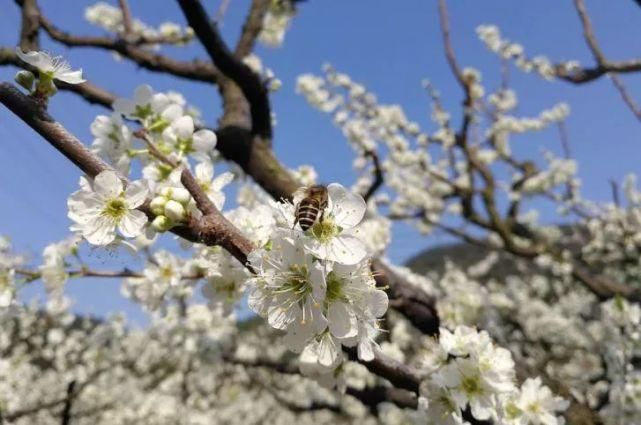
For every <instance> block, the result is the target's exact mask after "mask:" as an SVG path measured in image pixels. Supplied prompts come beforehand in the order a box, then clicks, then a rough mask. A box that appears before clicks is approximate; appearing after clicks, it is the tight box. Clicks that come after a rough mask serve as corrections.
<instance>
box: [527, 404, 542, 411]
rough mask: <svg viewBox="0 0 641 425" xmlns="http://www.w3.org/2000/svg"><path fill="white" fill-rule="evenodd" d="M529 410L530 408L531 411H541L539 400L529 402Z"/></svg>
mask: <svg viewBox="0 0 641 425" xmlns="http://www.w3.org/2000/svg"><path fill="white" fill-rule="evenodd" d="M527 410H529V411H530V412H531V413H534V414H537V413H540V412H541V405H540V404H539V403H537V402H533V403H530V404H528V406H527Z"/></svg>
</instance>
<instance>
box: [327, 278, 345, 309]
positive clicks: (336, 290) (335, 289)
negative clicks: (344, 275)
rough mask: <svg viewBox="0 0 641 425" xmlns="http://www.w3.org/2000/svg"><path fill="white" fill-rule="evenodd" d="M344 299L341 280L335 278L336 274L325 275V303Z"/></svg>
mask: <svg viewBox="0 0 641 425" xmlns="http://www.w3.org/2000/svg"><path fill="white" fill-rule="evenodd" d="M343 299H345V294H344V292H343V280H342V279H340V278H339V277H338V276H336V273H334V272H333V271H332V272H329V274H328V275H327V292H326V294H325V301H326V302H327V303H331V302H332V301H338V300H343Z"/></svg>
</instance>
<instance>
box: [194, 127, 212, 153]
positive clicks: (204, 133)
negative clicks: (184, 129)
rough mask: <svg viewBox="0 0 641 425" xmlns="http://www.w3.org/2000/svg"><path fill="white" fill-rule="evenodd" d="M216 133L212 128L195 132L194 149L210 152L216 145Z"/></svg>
mask: <svg viewBox="0 0 641 425" xmlns="http://www.w3.org/2000/svg"><path fill="white" fill-rule="evenodd" d="M216 142H217V138H216V133H214V132H213V131H211V130H198V131H197V132H195V133H194V145H193V146H194V149H196V150H197V151H200V152H209V151H211V150H212V149H214V147H215V146H216Z"/></svg>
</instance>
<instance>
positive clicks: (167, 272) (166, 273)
mask: <svg viewBox="0 0 641 425" xmlns="http://www.w3.org/2000/svg"><path fill="white" fill-rule="evenodd" d="M160 275H161V276H162V277H163V278H164V279H171V278H172V276H173V275H174V271H173V270H172V268H171V267H163V268H162V269H160Z"/></svg>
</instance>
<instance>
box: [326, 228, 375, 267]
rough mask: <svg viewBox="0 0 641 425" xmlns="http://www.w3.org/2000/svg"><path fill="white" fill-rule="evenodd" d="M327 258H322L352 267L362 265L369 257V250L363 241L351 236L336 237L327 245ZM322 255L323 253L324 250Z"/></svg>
mask: <svg viewBox="0 0 641 425" xmlns="http://www.w3.org/2000/svg"><path fill="white" fill-rule="evenodd" d="M324 246H325V250H326V251H325V253H324V254H325V256H324V257H322V256H321V257H320V258H324V259H326V260H330V261H336V262H337V263H340V264H346V265H352V264H357V263H360V262H361V261H362V260H363V259H364V258H365V257H366V256H367V248H366V247H365V244H363V241H361V240H360V239H358V238H357V237H355V236H351V235H339V236H336V237H335V238H334V239H333V240H332V241H331V242H330V243H329V244H325V245H324ZM320 251H321V255H322V254H323V253H322V249H321V250H320Z"/></svg>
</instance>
